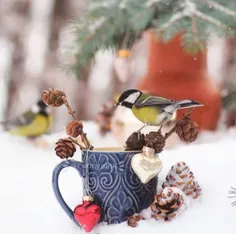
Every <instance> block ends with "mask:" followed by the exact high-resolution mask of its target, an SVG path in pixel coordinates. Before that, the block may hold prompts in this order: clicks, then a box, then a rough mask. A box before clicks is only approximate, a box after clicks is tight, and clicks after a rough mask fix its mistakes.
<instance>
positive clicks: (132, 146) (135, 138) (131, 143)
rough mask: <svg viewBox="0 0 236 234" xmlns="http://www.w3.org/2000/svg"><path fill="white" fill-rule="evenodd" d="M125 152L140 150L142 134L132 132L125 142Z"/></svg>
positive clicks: (142, 139) (142, 141) (142, 143)
mask: <svg viewBox="0 0 236 234" xmlns="http://www.w3.org/2000/svg"><path fill="white" fill-rule="evenodd" d="M125 144H126V149H127V150H141V149H142V148H143V146H144V134H141V133H138V132H134V133H132V134H131V135H130V136H129V137H128V139H127V141H126V142H125Z"/></svg>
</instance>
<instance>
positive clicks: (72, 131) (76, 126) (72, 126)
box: [66, 120, 83, 137]
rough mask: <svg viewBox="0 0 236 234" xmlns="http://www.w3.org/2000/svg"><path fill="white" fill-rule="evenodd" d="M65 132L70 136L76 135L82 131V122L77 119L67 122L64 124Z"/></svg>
mask: <svg viewBox="0 0 236 234" xmlns="http://www.w3.org/2000/svg"><path fill="white" fill-rule="evenodd" d="M66 133H67V135H69V136H71V137H78V136H79V135H81V134H82V133H83V124H82V123H81V122H80V121H78V120H74V121H72V122H70V123H68V124H67V126H66Z"/></svg>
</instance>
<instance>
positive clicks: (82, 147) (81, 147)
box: [69, 137, 86, 150]
mask: <svg viewBox="0 0 236 234" xmlns="http://www.w3.org/2000/svg"><path fill="white" fill-rule="evenodd" d="M69 139H70V140H71V141H73V142H74V143H75V144H76V145H78V146H79V147H80V149H81V150H83V149H86V148H85V147H84V146H82V145H81V144H79V143H78V142H77V141H75V140H74V139H73V138H71V137H69Z"/></svg>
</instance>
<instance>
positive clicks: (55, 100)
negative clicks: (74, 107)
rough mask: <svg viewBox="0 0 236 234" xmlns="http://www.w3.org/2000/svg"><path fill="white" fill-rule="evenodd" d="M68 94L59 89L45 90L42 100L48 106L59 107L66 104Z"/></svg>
mask: <svg viewBox="0 0 236 234" xmlns="http://www.w3.org/2000/svg"><path fill="white" fill-rule="evenodd" d="M65 96H66V94H65V93H64V92H63V91H61V90H58V89H52V88H50V89H45V90H44V91H43V92H42V94H41V98H42V100H43V102H44V103H45V104H46V105H49V106H53V107H59V106H61V105H63V104H64V101H63V98H62V97H65Z"/></svg>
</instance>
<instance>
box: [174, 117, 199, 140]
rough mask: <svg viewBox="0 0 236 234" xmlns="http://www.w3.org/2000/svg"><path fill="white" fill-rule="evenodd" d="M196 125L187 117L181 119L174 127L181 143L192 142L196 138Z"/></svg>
mask: <svg viewBox="0 0 236 234" xmlns="http://www.w3.org/2000/svg"><path fill="white" fill-rule="evenodd" d="M198 132H199V130H198V125H197V123H196V122H194V121H193V120H191V119H190V118H189V117H185V118H184V119H182V120H181V121H180V122H179V123H178V124H177V126H176V133H177V135H178V136H179V137H180V139H181V140H182V141H185V142H193V141H195V140H196V139H197V136H198Z"/></svg>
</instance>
